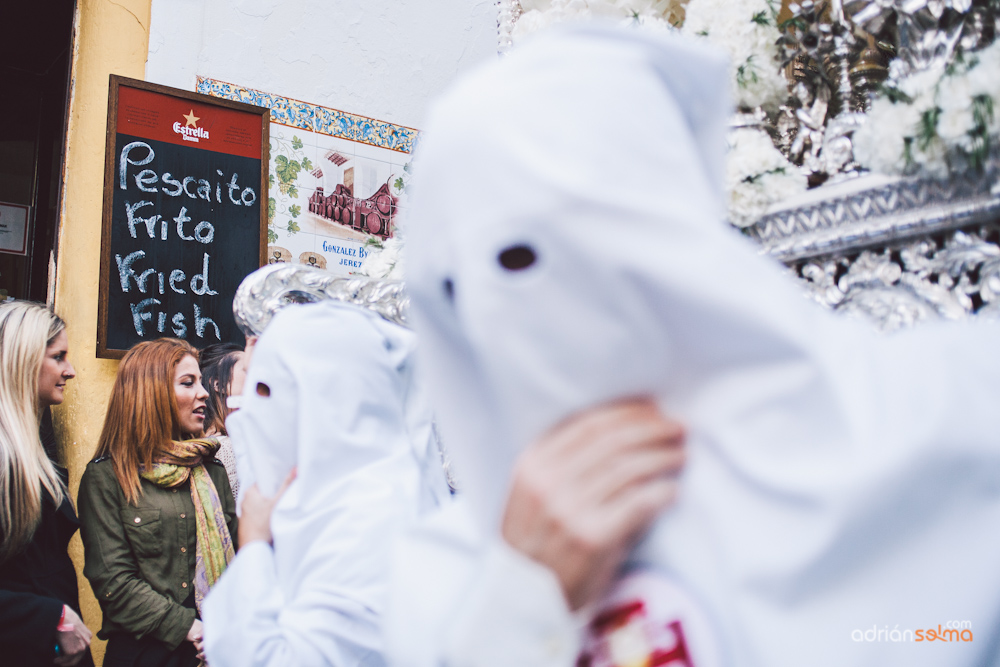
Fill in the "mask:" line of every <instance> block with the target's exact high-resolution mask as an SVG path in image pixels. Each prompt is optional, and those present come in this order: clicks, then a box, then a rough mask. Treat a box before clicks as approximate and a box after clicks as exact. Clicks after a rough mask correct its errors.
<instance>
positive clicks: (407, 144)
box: [196, 76, 419, 153]
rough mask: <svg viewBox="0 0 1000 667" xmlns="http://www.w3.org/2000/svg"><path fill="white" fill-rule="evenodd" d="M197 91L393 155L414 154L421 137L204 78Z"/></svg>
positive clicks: (398, 127) (407, 129) (378, 122)
mask: <svg viewBox="0 0 1000 667" xmlns="http://www.w3.org/2000/svg"><path fill="white" fill-rule="evenodd" d="M196 90H197V92H199V93H204V94H205V95H211V96H213V97H221V98H223V99H227V100H236V101H238V102H247V103H249V104H255V105H257V106H264V107H268V108H269V109H271V121H272V122H274V123H279V124H281V125H288V126H290V127H298V128H301V129H307V130H312V131H314V132H317V133H320V134H325V135H327V136H331V137H338V138H341V139H350V140H351V141H357V142H359V143H364V144H368V145H371V146H377V147H378V148H383V149H386V150H390V151H398V152H401V153H412V152H413V149H414V147H415V145H416V142H417V137H418V134H419V133H418V132H417V130H415V129H413V128H412V127H405V126H403V125H396V124H394V123H387V122H385V121H382V120H377V119H375V118H368V117H366V116H361V115H358V114H352V113H348V112H346V111H341V110H340V109H332V108H330V107H324V106H320V105H318V104H310V103H308V102H302V101H300V100H296V99H293V98H290V97H284V96H281V95H273V94H271V93H266V92H263V91H260V90H254V89H253V88H246V87H244V86H239V85H236V84H232V83H227V82H225V81H218V80H216V79H211V78H208V77H203V76H199V77H198V82H197V87H196Z"/></svg>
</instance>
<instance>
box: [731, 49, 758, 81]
mask: <svg viewBox="0 0 1000 667" xmlns="http://www.w3.org/2000/svg"><path fill="white" fill-rule="evenodd" d="M757 81H759V79H758V78H757V66H756V65H754V64H753V56H750V57H749V58H747V61H746V62H745V63H743V64H742V65H740V66H739V67H737V68H736V85H738V86H739V87H740V88H746V87H747V86H749V85H750V84H752V83H757Z"/></svg>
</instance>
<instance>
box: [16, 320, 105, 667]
mask: <svg viewBox="0 0 1000 667" xmlns="http://www.w3.org/2000/svg"><path fill="white" fill-rule="evenodd" d="M65 329H66V325H65V323H64V322H63V321H62V320H61V319H60V318H59V317H58V316H57V315H55V314H54V313H53V312H52V311H51V310H49V309H48V308H46V307H45V306H43V305H41V304H36V303H29V302H25V301H18V302H15V303H8V304H3V305H0V656H2V657H0V661H2V662H3V663H4V664H10V665H18V666H28V667H33V666H35V665H39V666H41V665H60V666H63V665H66V666H69V665H86V666H92V665H93V664H94V663H93V660H92V659H91V656H90V650H89V646H90V631H89V630H88V629H87V627H86V626H85V625H84V624H83V621H82V620H81V619H80V605H79V600H78V593H77V590H78V589H77V581H76V570H75V569H74V568H73V563H72V561H70V558H69V555H68V554H67V553H66V547H67V545H68V544H69V540H70V538H71V537H72V536H73V534H74V533H75V532H76V531H77V529H78V528H79V525H80V524H79V521H77V518H76V512H74V510H73V505H72V503H71V502H70V498H69V494H68V493H67V491H66V471H65V470H64V469H62V468H59V467H57V466H56V465H55V464H54V463H53V462H52V461H51V460H50V459H49V457H48V455H47V454H46V453H45V449H44V447H43V445H42V441H41V439H40V437H39V423H40V420H41V417H42V414H43V413H44V412H45V411H46V410H47V409H48V408H50V407H51V406H53V405H59V404H60V403H62V401H63V391H64V389H65V387H66V383H67V382H68V381H69V380H71V379H73V377H74V376H75V375H76V373H75V371H74V370H73V365H72V364H70V362H69V359H68V358H67V354H68V343H67V338H66V330H65Z"/></svg>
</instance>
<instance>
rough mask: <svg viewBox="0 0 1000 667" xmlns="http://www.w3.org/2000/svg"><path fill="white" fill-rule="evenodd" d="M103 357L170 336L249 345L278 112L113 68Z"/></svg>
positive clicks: (101, 306)
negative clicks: (239, 305) (272, 118)
mask: <svg viewBox="0 0 1000 667" xmlns="http://www.w3.org/2000/svg"><path fill="white" fill-rule="evenodd" d="M108 107H109V108H108V143H107V153H106V156H105V183H104V220H103V229H102V243H101V283H100V295H99V299H100V303H99V320H98V334H97V356H98V357H102V358H120V357H122V356H123V355H124V354H125V352H126V351H127V350H128V348H130V347H131V346H133V345H134V344H136V343H138V342H140V341H143V340H152V339H155V338H160V337H163V336H171V337H176V338H183V339H185V340H187V341H189V342H190V343H191V344H193V345H194V346H195V347H203V346H205V345H209V344H211V343H217V342H234V343H241V342H242V340H243V335H242V333H241V332H240V330H239V329H238V328H237V326H236V322H235V320H234V318H233V309H232V303H233V296H234V295H235V293H236V289H237V287H239V285H240V282H241V281H242V280H243V278H244V277H246V275H247V274H249V273H251V272H253V271H254V270H256V269H257V268H259V267H260V266H262V265H263V264H264V263H265V252H266V239H267V233H266V229H267V226H266V225H267V209H266V206H265V205H264V203H265V202H267V155H266V150H267V146H268V122H269V111H268V110H267V109H266V108H261V107H255V106H251V105H248V104H241V103H237V102H231V101H228V100H219V99H215V98H212V97H208V96H205V95H200V94H197V93H190V92H187V91H181V90H175V89H171V88H166V87H164V86H158V85H155V84H149V83H146V82H143V81H135V80H132V79H126V78H123V77H118V76H112V77H111V93H110V98H109V104H108Z"/></svg>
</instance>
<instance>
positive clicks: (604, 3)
mask: <svg viewBox="0 0 1000 667" xmlns="http://www.w3.org/2000/svg"><path fill="white" fill-rule="evenodd" d="M683 4H684V0H521V9H522V11H523V13H522V14H521V16H520V18H518V20H517V23H516V24H515V25H514V31H513V33H512V34H511V38H512V40H513V43H514V44H517V43H519V42H521V41H523V40H525V39H526V38H527V37H528V36H529V35H531V34H533V33H536V32H538V31H540V30H544V29H546V28H548V27H550V26H553V25H556V24H558V23H566V22H570V21H586V20H589V19H605V20H615V19H618V20H620V21H622V22H624V23H628V24H631V25H634V26H637V27H640V28H647V29H652V30H670V29H671V24H670V20H671V19H672V18H673V17H675V16H676V15H677V13H678V11H679V8H680V7H681V6H683Z"/></svg>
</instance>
